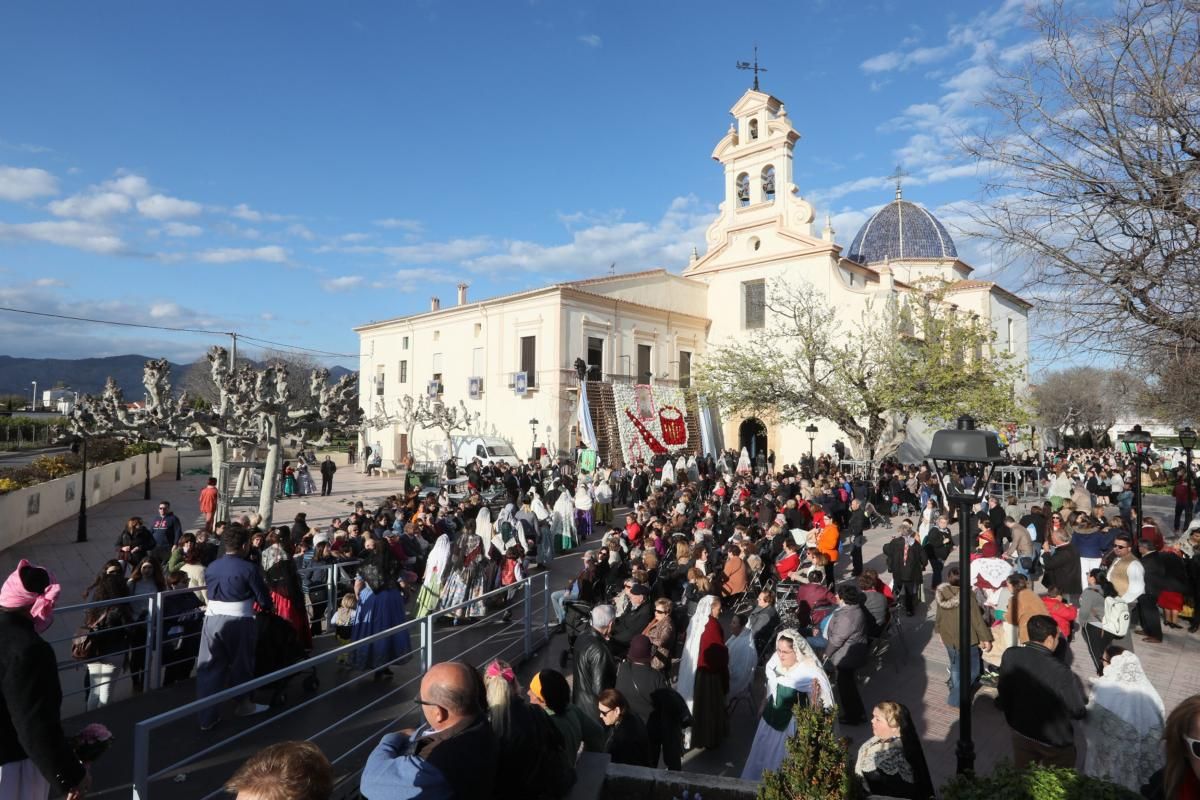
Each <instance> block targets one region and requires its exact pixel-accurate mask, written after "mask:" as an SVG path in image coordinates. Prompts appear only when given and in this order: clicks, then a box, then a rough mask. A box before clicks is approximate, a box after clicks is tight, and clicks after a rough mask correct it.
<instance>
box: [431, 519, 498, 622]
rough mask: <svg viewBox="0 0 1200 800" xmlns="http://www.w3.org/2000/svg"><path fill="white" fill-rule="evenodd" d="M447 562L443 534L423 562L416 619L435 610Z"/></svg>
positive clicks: (446, 544)
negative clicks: (423, 574) (423, 570)
mask: <svg viewBox="0 0 1200 800" xmlns="http://www.w3.org/2000/svg"><path fill="white" fill-rule="evenodd" d="M486 510H487V509H483V511H486ZM483 511H481V512H480V513H481V514H482V513H483ZM449 562H450V538H449V537H448V536H446V534H444V533H443V534H442V535H441V536H439V537H438V538H437V541H436V542H434V543H433V549H432V550H430V551H429V558H427V559H426V560H425V576H424V578H423V579H422V581H421V591H420V592H419V593H418V594H417V619H420V618H421V617H425V616H428V615H429V612H431V611H433V610H434V609H435V608H437V605H438V601H439V600H440V599H441V597H442V586H443V584H444V583H445V578H446V565H447V564H448V563H449Z"/></svg>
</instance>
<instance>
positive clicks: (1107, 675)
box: [1083, 649, 1166, 792]
mask: <svg viewBox="0 0 1200 800" xmlns="http://www.w3.org/2000/svg"><path fill="white" fill-rule="evenodd" d="M1110 652H1111V649H1110ZM1105 658H1106V659H1107V662H1108V663H1106V664H1105V665H1104V674H1103V675H1101V676H1100V677H1099V678H1097V679H1096V681H1095V683H1093V684H1092V699H1091V701H1090V702H1089V703H1088V709H1087V710H1088V715H1087V723H1086V725H1085V735H1086V736H1087V755H1086V756H1085V757H1084V761H1083V771H1084V774H1086V775H1091V776H1093V777H1096V778H1104V779H1105V780H1109V781H1112V782H1114V783H1119V784H1121V785H1122V786H1124V787H1125V788H1127V789H1129V790H1130V791H1133V792H1138V791H1141V788H1142V785H1143V784H1145V783H1146V782H1147V781H1149V780H1150V776H1151V775H1153V774H1154V773H1155V772H1156V771H1157V770H1158V769H1159V767H1161V766H1162V765H1163V749H1162V745H1161V742H1162V738H1163V726H1164V725H1165V723H1166V709H1165V708H1164V707H1163V701H1162V698H1161V697H1160V696H1159V694H1158V692H1157V691H1155V689H1154V686H1153V685H1151V683H1150V679H1149V678H1147V677H1146V673H1145V671H1144V670H1143V669H1142V662H1141V661H1140V660H1139V659H1138V657H1137V656H1136V655H1134V654H1133V653H1130V652H1127V651H1122V652H1120V653H1118V654H1116V655H1114V656H1112V657H1111V658H1108V655H1107V653H1106V654H1105Z"/></svg>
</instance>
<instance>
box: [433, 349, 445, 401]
mask: <svg viewBox="0 0 1200 800" xmlns="http://www.w3.org/2000/svg"><path fill="white" fill-rule="evenodd" d="M432 372H433V380H434V381H437V387H438V388H437V393H438V394H441V393H442V388H443V384H442V354H441V353H434V354H433V370H432Z"/></svg>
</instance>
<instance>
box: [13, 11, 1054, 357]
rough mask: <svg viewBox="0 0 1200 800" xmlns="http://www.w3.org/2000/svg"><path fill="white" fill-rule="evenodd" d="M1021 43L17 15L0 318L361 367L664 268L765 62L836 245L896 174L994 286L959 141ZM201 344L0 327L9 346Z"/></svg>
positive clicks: (251, 14) (406, 20)
mask: <svg viewBox="0 0 1200 800" xmlns="http://www.w3.org/2000/svg"><path fill="white" fill-rule="evenodd" d="M1025 24H1026V22H1025V12H1024V10H1023V3H1022V2H1016V1H1014V0H993V1H992V2H984V3H956V4H947V3H944V2H914V1H913V0H884V1H882V2H868V3H849V2H815V1H810V2H799V1H798V0H791V1H790V2H762V3H735V4H731V3H727V2H722V3H717V2H707V0H705V1H704V2H682V1H681V2H607V3H601V2H570V3H567V2H550V1H549V0H536V1H532V2H501V1H500V0H490V1H489V2H483V1H482V0H479V1H477V2H438V1H436V0H423V1H421V2H389V3H384V2H370V3H368V2H359V3H315V2H287V3H285V2H265V1H264V2H258V3H233V2H215V3H161V2H135V1H132V0H131V1H130V2H122V3H84V2H76V3H62V2H46V3H23V4H16V3H11V4H6V5H5V6H4V8H3V10H0V74H4V75H5V76H7V79H6V80H5V81H3V82H2V83H0V109H2V111H0V305H2V306H11V307H18V308H27V309H35V310H39V311H48V312H52V313H64V314H73V315H79V316H91V317H100V318H105V319H116V320H122V321H134V322H146V323H150V324H157V325H169V326H175V325H180V326H188V327H196V328H202V329H212V330H238V331H241V332H243V333H245V334H248V335H251V336H256V337H259V338H263V339H270V340H276V341H281V342H287V343H289V344H293V345H299V346H304V347H309V348H315V349H319V350H323V351H329V352H333V353H355V352H357V337H356V336H355V335H354V334H353V333H352V331H351V328H352V327H353V326H354V325H357V324H361V323H364V322H367V321H369V320H372V319H382V318H387V317H392V316H398V315H402V314H405V313H409V312H413V311H418V310H421V309H424V308H426V307H427V305H428V302H429V297H430V295H433V294H437V295H440V296H441V297H442V298H443V299H444V300H445V301H446V302H452V301H453V297H454V293H455V289H454V285H455V284H456V283H457V282H458V281H459V280H466V281H467V282H469V283H470V284H471V289H470V294H471V296H472V297H473V298H481V297H484V296H490V295H495V294H500V293H504V292H509V291H514V290H518V289H522V288H527V287H532V286H537V285H542V284H545V283H549V282H553V281H555V280H565V279H573V278H578V277H584V276H588V275H594V274H599V273H603V272H606V271H607V270H608V268H609V265H610V264H611V263H613V262H615V263H616V264H617V269H618V270H621V271H632V270H637V269H646V268H651V267H659V266H662V267H667V268H669V269H672V270H675V271H678V270H680V269H682V268H683V266H685V265H686V262H687V255H688V254H689V253H690V252H691V249H692V247H693V246H694V245H696V246H699V247H700V248H701V251H703V231H704V228H705V227H706V226H707V224H708V222H709V221H710V220H711V219H712V217H713V215H714V214H715V211H716V204H717V203H718V202H719V201H720V199H721V197H720V193H721V186H722V183H721V172H720V167H719V166H718V165H717V164H716V163H715V162H713V161H712V160H711V159H710V158H709V156H710V153H711V151H712V148H713V146H714V145H715V143H716V142H717V141H718V140H719V139H720V137H721V136H722V135H723V134H724V132H725V130H726V128H727V127H728V124H729V114H728V110H729V108H730V107H731V106H732V105H733V104H734V102H735V101H736V100H737V99H738V97H739V96H740V95H741V94H742V92H743V91H745V89H747V88H748V87H749V85H750V80H751V79H750V75H749V74H747V73H745V72H739V71H737V70H736V69H734V62H735V61H736V60H739V59H748V58H750V56H751V52H752V48H753V46H754V44H755V42H757V44H758V47H759V56H760V59H761V61H762V63H763V65H764V66H765V67H766V68H767V69H768V72H766V73H765V74H764V75H763V76H762V79H761V80H762V88H763V89H764V90H765V91H769V92H771V93H772V94H775V95H776V96H777V97H779V98H781V99H782V100H783V101H784V102H785V103H786V104H787V106H788V109H789V114H790V116H791V118H792V120H793V124H795V125H796V126H797V128H798V129H799V130H800V132H801V134H802V139H801V141H800V142H799V144H798V145H797V147H796V151H795V153H796V159H795V162H796V183H797V184H798V186H799V189H800V192H801V194H802V195H804V196H805V197H806V198H808V199H809V200H811V201H812V202H813V203H814V204H815V205H816V207H817V209H818V213H819V214H821V215H823V214H824V213H825V212H829V213H831V214H833V218H834V227H835V229H836V230H837V238H838V241H839V242H840V243H842V245H843V246H848V245H849V242H850V240H851V238H852V237H853V236H854V233H855V231H856V230H857V229H858V226H859V225H860V224H861V223H862V222H863V221H864V220H865V219H866V218H867V216H869V214H870V213H871V212H872V211H874V210H875V209H876V208H878V206H879V205H881V204H883V203H886V202H887V201H888V200H890V199H891V196H892V189H891V188H890V185H891V183H890V179H888V178H887V177H886V176H887V175H889V174H890V173H891V172H893V170H894V169H895V166H896V164H897V163H900V164H902V165H903V168H904V170H905V171H906V172H908V173H909V177H908V178H906V179H905V185H906V190H905V196H906V198H908V199H912V200H914V201H917V202H920V203H922V204H923V205H925V206H927V207H929V208H931V209H933V210H935V213H938V214H939V216H940V217H941V218H942V219H943V221H944V222H946V223H947V224H948V225H950V226H951V228H952V230H954V231H955V235H956V241H957V243H958V245H959V251H960V254H963V255H964V256H965V257H966V258H967V260H968V261H970V262H971V263H972V264H973V265H974V266H976V268H977V270H978V272H977V274H981V273H982V274H983V275H984V276H985V277H986V276H987V275H988V274H989V273H991V272H992V270H993V269H994V267H993V265H992V264H991V260H990V258H989V254H988V252H987V250H986V249H985V248H984V247H983V246H982V245H981V244H979V243H978V242H977V241H972V240H971V239H970V237H969V236H968V235H967V233H966V231H964V230H956V229H955V226H956V225H959V226H963V225H968V224H969V223H968V221H967V219H966V217H965V215H964V213H963V208H964V203H966V202H969V201H972V200H975V199H977V198H978V196H979V178H978V176H977V174H976V168H975V165H973V164H971V163H968V162H966V161H964V159H963V158H962V157H961V155H959V153H958V151H957V147H956V144H955V135H956V133H957V132H958V131H960V130H963V129H964V127H965V126H969V125H971V124H974V123H977V122H978V121H979V119H980V114H981V112H980V111H979V109H978V107H977V106H976V103H977V101H978V99H979V98H980V97H981V96H982V95H983V93H984V92H986V91H987V87H988V85H989V83H990V82H991V80H992V72H991V66H989V65H990V64H1005V63H1008V62H1011V60H1012V59H1014V58H1016V57H1018V56H1019V55H1020V54H1021V52H1022V51H1023V48H1024V47H1026V46H1027V43H1028V42H1029V41H1030V37H1031V36H1032V34H1031V33H1030V31H1029V30H1028V29H1027V28H1026V27H1025ZM1006 283H1007V284H1008V285H1010V286H1013V287H1015V286H1016V285H1017V283H1018V281H1017V280H1014V279H1012V278H1009V279H1007V280H1006ZM212 343H224V340H222V339H221V338H220V337H217V336H204V335H184V334H168V333H159V332H155V331H134V330H121V329H114V328H99V327H96V326H85V325H79V324H74V323H48V322H47V321H44V320H36V319H32V318H28V317H23V316H20V315H14V314H9V313H0V353H3V354H8V355H26V356H59V357H81V356H94V355H115V354H120V353H129V352H139V353H143V354H146V355H166V356H168V357H170V358H173V359H176V360H187V359H190V358H194V357H196V356H197V355H198V354H199V353H201V352H203V350H204V349H205V348H206V347H207V346H208V345H210V344H212ZM331 360H332V361H335V362H339V363H344V364H348V365H350V366H353V365H354V362H353V359H351V358H334V359H331Z"/></svg>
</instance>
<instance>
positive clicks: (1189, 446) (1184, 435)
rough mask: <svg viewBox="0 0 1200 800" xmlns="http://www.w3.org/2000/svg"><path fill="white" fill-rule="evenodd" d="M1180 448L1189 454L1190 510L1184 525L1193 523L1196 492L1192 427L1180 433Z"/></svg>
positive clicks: (1194, 443) (1183, 429) (1189, 426)
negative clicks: (1193, 502)
mask: <svg viewBox="0 0 1200 800" xmlns="http://www.w3.org/2000/svg"><path fill="white" fill-rule="evenodd" d="M1179 446H1180V447H1182V448H1183V451H1184V453H1186V454H1187V484H1188V508H1187V514H1186V515H1185V516H1186V519H1187V522H1186V523H1184V524H1191V522H1192V492H1193V491H1194V490H1195V483H1196V482H1195V480H1194V479H1193V478H1192V450H1193V448H1195V447H1196V431H1195V429H1194V428H1192V426H1191V425H1188V426H1187V427H1185V428H1181V429H1180V431H1179Z"/></svg>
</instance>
